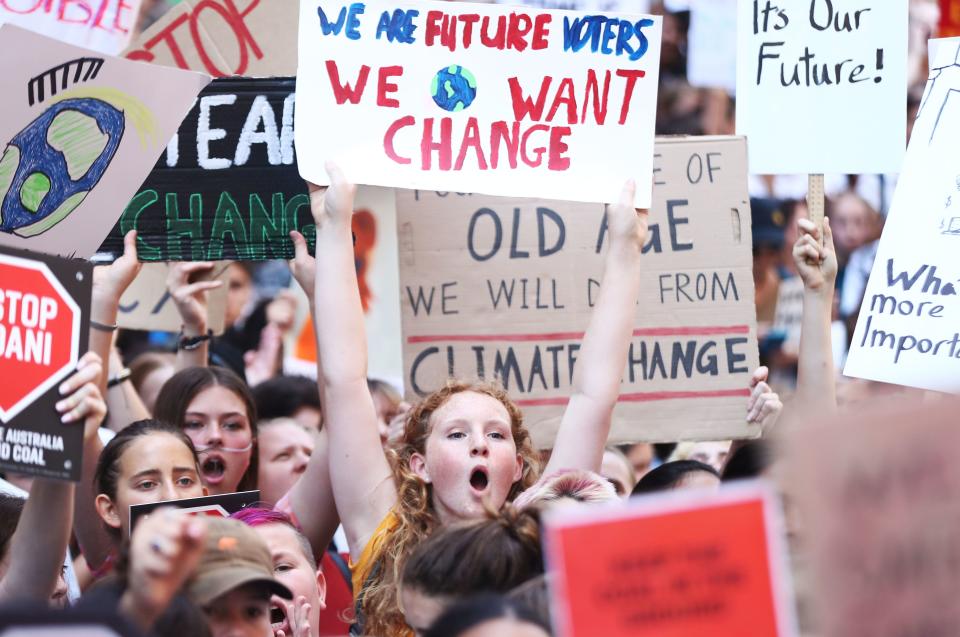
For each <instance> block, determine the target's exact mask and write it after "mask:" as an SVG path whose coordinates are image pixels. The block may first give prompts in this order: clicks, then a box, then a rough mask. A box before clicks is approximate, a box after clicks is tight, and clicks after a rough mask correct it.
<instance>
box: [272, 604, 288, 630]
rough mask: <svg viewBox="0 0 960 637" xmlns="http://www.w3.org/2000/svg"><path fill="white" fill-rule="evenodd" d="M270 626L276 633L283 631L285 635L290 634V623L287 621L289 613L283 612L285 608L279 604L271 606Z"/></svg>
mask: <svg viewBox="0 0 960 637" xmlns="http://www.w3.org/2000/svg"><path fill="white" fill-rule="evenodd" d="M270 627H271V628H272V629H273V632H274V634H276V633H277V632H278V631H281V630H282V631H283V634H284V635H289V634H290V625H289V623H288V622H287V614H286V613H284V612H283V609H282V608H280V607H279V606H277V605H272V606H270Z"/></svg>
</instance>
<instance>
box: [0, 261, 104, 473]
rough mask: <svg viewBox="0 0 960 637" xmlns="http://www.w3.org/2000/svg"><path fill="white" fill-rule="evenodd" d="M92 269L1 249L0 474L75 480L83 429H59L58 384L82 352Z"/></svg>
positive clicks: (79, 263) (84, 264)
mask: <svg viewBox="0 0 960 637" xmlns="http://www.w3.org/2000/svg"><path fill="white" fill-rule="evenodd" d="M92 274H93V269H92V266H91V265H90V264H89V263H87V262H85V261H80V260H67V259H60V258H57V257H52V256H48V255H44V254H40V253H33V252H26V251H23V250H13V249H10V248H2V249H0V378H2V379H3V383H0V425H2V426H0V469H4V470H7V471H15V472H18V473H28V474H31V475H36V476H41V477H44V478H56V479H61V480H63V479H65V480H73V481H77V480H79V479H80V463H81V459H82V457H83V423H75V424H72V425H64V424H62V423H61V422H60V414H59V413H58V412H57V410H56V408H55V405H56V403H57V402H58V401H59V400H61V399H62V398H63V396H61V395H60V392H59V391H58V386H59V384H60V382H61V381H63V380H64V379H66V378H67V376H69V375H70V374H71V373H72V372H73V371H74V369H75V368H76V365H77V361H78V360H80V357H81V356H82V355H83V353H84V352H85V351H86V349H87V332H88V329H89V312H90V289H91V287H90V286H91V283H92V278H91V277H92Z"/></svg>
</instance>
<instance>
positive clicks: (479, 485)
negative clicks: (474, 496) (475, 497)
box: [470, 467, 490, 491]
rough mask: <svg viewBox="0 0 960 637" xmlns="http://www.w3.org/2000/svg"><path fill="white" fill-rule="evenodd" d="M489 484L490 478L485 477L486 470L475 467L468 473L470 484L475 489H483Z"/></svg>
mask: <svg viewBox="0 0 960 637" xmlns="http://www.w3.org/2000/svg"><path fill="white" fill-rule="evenodd" d="M488 484H490V478H489V477H487V470H486V469H484V468H482V467H477V468H476V469H474V470H473V471H472V472H471V473H470V486H471V487H473V488H474V489H475V490H477V491H483V490H484V489H486V488H487V485H488Z"/></svg>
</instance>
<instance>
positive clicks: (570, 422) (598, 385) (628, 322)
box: [544, 180, 647, 475]
mask: <svg viewBox="0 0 960 637" xmlns="http://www.w3.org/2000/svg"><path fill="white" fill-rule="evenodd" d="M635 190H636V184H635V183H634V182H633V181H632V180H631V181H629V182H627V184H626V185H625V186H624V188H623V192H622V193H621V195H620V202H619V203H617V204H615V205H611V206H608V207H607V227H608V230H609V238H610V246H609V248H608V251H607V258H606V263H605V265H604V272H603V282H602V283H601V285H600V295H599V297H598V299H597V304H596V306H595V307H594V308H593V312H592V313H591V315H590V324H589V325H588V326H587V331H586V333H585V334H584V337H583V344H582V346H581V348H580V354H579V356H578V360H577V366H576V369H575V371H574V376H573V393H572V395H571V397H570V402H569V403H568V404H567V409H566V411H564V413H563V419H562V420H561V421H560V429H559V431H558V432H557V439H556V442H555V444H554V449H553V455H552V456H551V458H550V462H549V464H548V465H547V468H546V470H545V473H544V475H549V474H550V473H552V472H554V471H558V470H560V469H588V470H590V471H599V470H600V461H601V459H602V458H603V448H604V446H605V445H606V443H607V436H608V435H609V433H610V420H611V418H612V417H613V408H614V407H615V406H616V404H617V398H618V397H619V396H620V377H621V375H622V374H623V370H624V368H625V367H626V364H627V351H628V348H629V345H630V338H631V336H632V335H633V324H634V317H635V315H636V311H637V296H638V295H639V293H640V275H641V270H640V253H641V250H642V249H643V244H644V242H645V241H646V238H647V211H646V210H635V209H634V207H633V196H634V192H635Z"/></svg>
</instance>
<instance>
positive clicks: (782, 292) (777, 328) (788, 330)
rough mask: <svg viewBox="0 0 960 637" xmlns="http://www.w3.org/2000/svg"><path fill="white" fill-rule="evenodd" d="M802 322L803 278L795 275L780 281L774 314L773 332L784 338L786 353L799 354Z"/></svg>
mask: <svg viewBox="0 0 960 637" xmlns="http://www.w3.org/2000/svg"><path fill="white" fill-rule="evenodd" d="M802 324H803V279H801V278H800V277H798V276H794V277H790V278H789V279H784V280H783V281H780V287H779V288H778V289H777V307H776V310H775V311H774V315H773V327H772V329H773V334H775V335H776V336H778V337H782V338H783V350H784V351H785V352H786V353H788V354H792V355H794V356H796V355H797V354H799V352H800V327H801V325H802Z"/></svg>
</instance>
